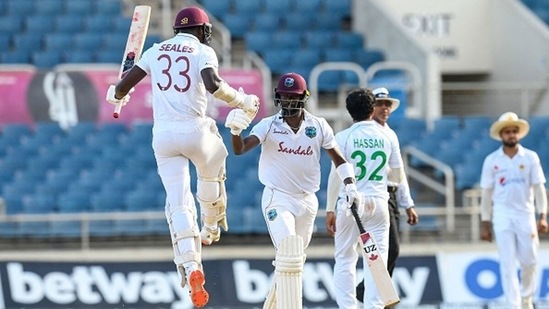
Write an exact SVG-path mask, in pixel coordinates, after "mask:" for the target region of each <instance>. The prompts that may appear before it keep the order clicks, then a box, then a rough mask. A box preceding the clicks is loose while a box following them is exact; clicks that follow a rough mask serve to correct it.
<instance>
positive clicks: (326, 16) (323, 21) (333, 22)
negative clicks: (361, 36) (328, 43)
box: [313, 12, 342, 35]
mask: <svg viewBox="0 0 549 309" xmlns="http://www.w3.org/2000/svg"><path fill="white" fill-rule="evenodd" d="M314 21H315V22H314V26H313V27H314V29H315V31H334V30H335V31H338V32H339V31H340V30H341V28H342V27H341V16H340V15H338V14H332V12H325V13H321V14H319V15H316V16H315V19H314ZM338 35H339V33H338Z"/></svg>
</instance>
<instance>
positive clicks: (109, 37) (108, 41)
mask: <svg viewBox="0 0 549 309" xmlns="http://www.w3.org/2000/svg"><path fill="white" fill-rule="evenodd" d="M127 39H128V34H127V33H122V32H109V33H106V34H105V36H104V46H105V51H107V50H109V49H112V50H114V51H116V52H117V53H119V54H122V53H123V52H124V48H125V47H126V40H127ZM118 58H120V60H122V56H120V55H119V56H118Z"/></svg>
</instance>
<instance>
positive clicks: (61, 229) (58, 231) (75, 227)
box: [49, 221, 82, 238]
mask: <svg viewBox="0 0 549 309" xmlns="http://www.w3.org/2000/svg"><path fill="white" fill-rule="evenodd" d="M49 234H50V235H51V236H52V237H63V238H65V237H80V236H81V235H82V222H81V221H51V222H50V224H49Z"/></svg>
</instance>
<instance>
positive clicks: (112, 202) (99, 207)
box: [91, 191, 126, 212]
mask: <svg viewBox="0 0 549 309" xmlns="http://www.w3.org/2000/svg"><path fill="white" fill-rule="evenodd" d="M91 205H92V211H95V212H112V211H122V210H123V209H125V208H126V206H125V204H124V200H123V199H122V198H121V195H120V193H119V192H114V191H104V192H99V193H96V194H94V195H92V197H91Z"/></svg>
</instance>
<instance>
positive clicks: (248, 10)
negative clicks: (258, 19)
mask: <svg viewBox="0 0 549 309" xmlns="http://www.w3.org/2000/svg"><path fill="white" fill-rule="evenodd" d="M265 2H266V1H265V0H237V1H234V13H235V14H237V15H241V16H246V15H251V14H257V13H261V12H263V11H264V8H265Z"/></svg>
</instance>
